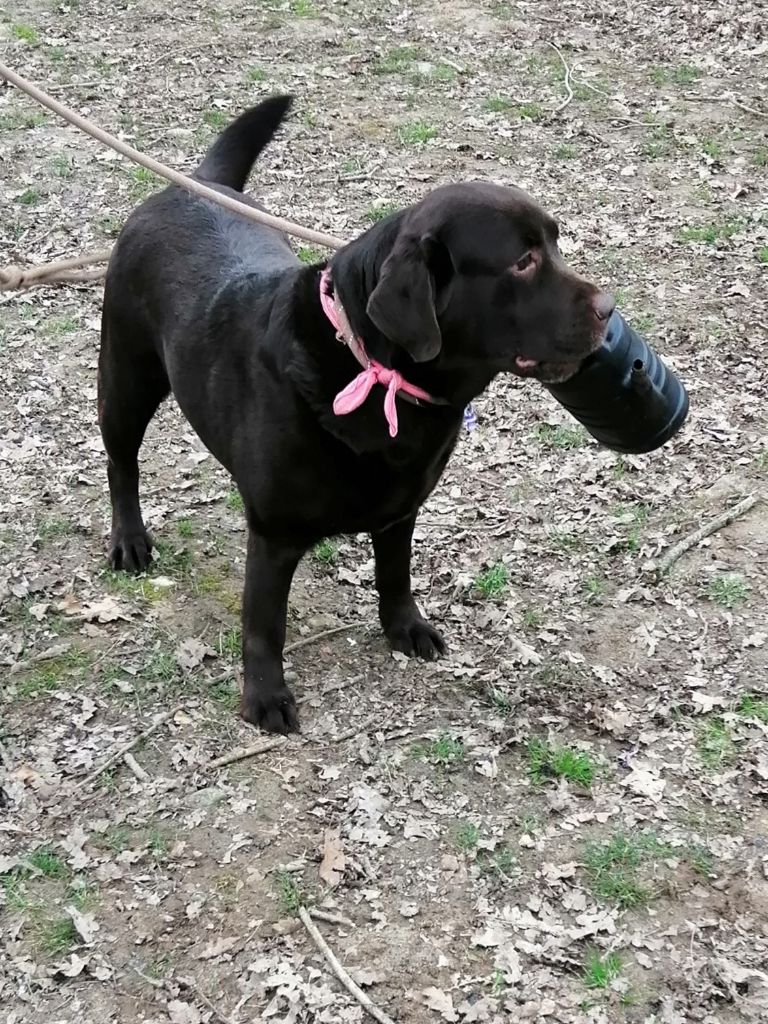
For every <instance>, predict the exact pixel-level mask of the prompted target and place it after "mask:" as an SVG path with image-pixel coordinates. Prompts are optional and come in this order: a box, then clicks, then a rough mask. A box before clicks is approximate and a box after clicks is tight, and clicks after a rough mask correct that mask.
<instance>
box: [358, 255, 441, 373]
mask: <svg viewBox="0 0 768 1024" xmlns="http://www.w3.org/2000/svg"><path fill="white" fill-rule="evenodd" d="M433 245H434V242H433V240H432V239H431V238H424V239H421V240H419V239H416V238H407V237H406V238H400V239H398V240H397V242H396V243H395V246H394V248H393V250H392V252H391V253H390V254H389V256H387V258H386V259H385V260H384V263H383V265H382V268H381V274H380V276H379V281H378V284H377V285H376V287H375V288H374V289H373V291H372V292H371V295H370V297H369V299H368V305H367V307H366V312H367V313H368V316H369V317H370V318H371V320H372V321H373V323H374V324H375V325H376V327H378V329H379V330H380V331H381V333H382V334H383V335H384V337H385V338H389V340H390V341H393V342H395V344H397V345H400V346H401V347H402V348H404V349H405V351H406V352H407V353H408V355H409V356H410V357H411V359H413V361H414V362H415V363H425V362H427V360H429V359H434V358H435V356H436V355H437V354H438V352H439V351H440V348H441V346H442V343H443V339H442V336H441V334H440V327H439V325H438V323H437V314H436V311H435V281H434V278H433V276H432V274H431V272H430V268H429V266H428V263H427V261H428V257H429V251H430V248H431V247H432V246H433Z"/></svg>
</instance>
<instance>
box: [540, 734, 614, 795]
mask: <svg viewBox="0 0 768 1024" xmlns="http://www.w3.org/2000/svg"><path fill="white" fill-rule="evenodd" d="M526 756H527V759H528V774H529V775H530V777H531V778H532V779H533V781H534V782H538V783H542V782H546V781H547V780H548V779H567V780H568V781H569V782H574V783H576V784H577V785H579V786H584V787H585V788H586V789H588V788H589V787H590V786H591V785H592V783H593V782H594V781H595V777H596V775H597V768H598V766H597V763H596V762H595V761H594V760H593V759H592V758H591V757H590V756H589V754H588V753H587V752H586V751H584V750H574V749H573V748H571V747H553V746H552V745H551V744H549V743H545V742H544V741H543V740H538V739H534V740H531V742H530V743H529V744H528V749H527V752H526Z"/></svg>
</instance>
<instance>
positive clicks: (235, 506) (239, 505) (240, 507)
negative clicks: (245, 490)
mask: <svg viewBox="0 0 768 1024" xmlns="http://www.w3.org/2000/svg"><path fill="white" fill-rule="evenodd" d="M226 505H227V508H228V509H229V510H230V512H244V511H245V504H244V503H243V496H242V494H241V493H240V491H230V492H229V494H228V495H227V501H226Z"/></svg>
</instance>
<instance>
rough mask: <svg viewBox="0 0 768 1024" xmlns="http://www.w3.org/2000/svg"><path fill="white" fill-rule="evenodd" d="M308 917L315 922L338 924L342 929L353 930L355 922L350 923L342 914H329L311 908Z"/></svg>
mask: <svg viewBox="0 0 768 1024" xmlns="http://www.w3.org/2000/svg"><path fill="white" fill-rule="evenodd" d="M309 916H310V917H311V918H312V919H313V920H315V921H325V922H326V924H338V925H341V927H342V928H354V927H355V922H354V921H350V920H349V918H348V917H344V916H343V914H329V913H328V912H327V911H325V910H315V908H314V907H313V908H312V910H310V912H309Z"/></svg>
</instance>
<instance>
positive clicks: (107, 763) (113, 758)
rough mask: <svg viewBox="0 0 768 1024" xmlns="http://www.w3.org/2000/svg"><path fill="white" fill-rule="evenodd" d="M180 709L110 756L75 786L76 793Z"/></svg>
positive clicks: (168, 713) (148, 727) (164, 716)
mask: <svg viewBox="0 0 768 1024" xmlns="http://www.w3.org/2000/svg"><path fill="white" fill-rule="evenodd" d="M179 710H180V708H174V709H173V711H166V712H165V713H164V714H162V715H160V716H159V717H158V718H156V719H155V720H154V722H153V723H152V725H149V726H147V728H146V729H144V730H143V731H142V732H140V733H139V734H138V735H137V736H134V738H133V739H132V740H131V741H130V743H124V744H123V746H122V747H118V748H117V750H116V751H115V752H114V754H112V755H110V757H108V758H107V760H106V761H105V762H104V763H103V764H102V765H100V766H99V767H98V768H97V769H96V770H95V771H92V772H91V774H90V775H87V776H86V777H85V778H84V779H83V780H82V781H81V782H78V784H77V785H76V786H75V792H76V793H77V792H79V791H80V790H81V789H85V788H86V786H90V785H91V783H92V782H95V781H96V779H98V777H99V776H100V775H103V774H104V772H105V771H107V770H108V769H109V768H111V767H112V765H113V764H114V763H115V762H116V761H119V760H120V759H121V758H122V757H124V756H125V755H126V754H127V753H128V752H129V751H131V750H133V748H134V747H137V746H138V745H139V744H140V743H143V741H144V740H146V739H149V737H150V736H151V735H152V733H153V732H157V730H158V729H159V728H160V726H161V725H165V723H166V722H167V721H168V719H169V718H173V716H174V715H175V714H176V712H177V711H179Z"/></svg>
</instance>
